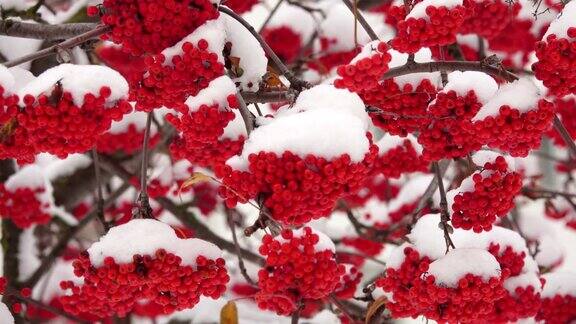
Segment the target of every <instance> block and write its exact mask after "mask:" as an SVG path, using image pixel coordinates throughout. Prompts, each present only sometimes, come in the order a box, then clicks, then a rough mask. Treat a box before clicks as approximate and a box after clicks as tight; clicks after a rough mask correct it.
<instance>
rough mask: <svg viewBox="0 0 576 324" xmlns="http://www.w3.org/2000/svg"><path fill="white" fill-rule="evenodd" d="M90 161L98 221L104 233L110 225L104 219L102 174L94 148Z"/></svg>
mask: <svg viewBox="0 0 576 324" xmlns="http://www.w3.org/2000/svg"><path fill="white" fill-rule="evenodd" d="M92 160H93V161H94V174H95V177H96V208H97V211H98V219H99V220H100V223H102V226H103V227H104V231H106V232H108V230H109V229H110V225H109V224H108V223H107V222H106V219H105V218H104V195H103V193H102V174H101V173H102V172H101V169H100V159H99V157H98V151H97V150H96V148H95V147H94V148H93V149H92Z"/></svg>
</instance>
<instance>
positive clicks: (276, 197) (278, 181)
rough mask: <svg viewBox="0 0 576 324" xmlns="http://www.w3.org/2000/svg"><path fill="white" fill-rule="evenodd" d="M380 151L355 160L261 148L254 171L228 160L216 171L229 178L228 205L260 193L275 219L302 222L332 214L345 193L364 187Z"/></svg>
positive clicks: (253, 161) (252, 162)
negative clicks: (272, 151)
mask: <svg viewBox="0 0 576 324" xmlns="http://www.w3.org/2000/svg"><path fill="white" fill-rule="evenodd" d="M367 136H368V137H369V138H371V134H367ZM377 154H378V148H377V147H376V146H375V145H372V146H371V147H370V150H369V152H368V153H367V154H366V155H365V157H364V160H363V161H362V162H360V163H353V162H352V161H351V160H350V156H348V154H344V155H342V156H340V157H338V158H334V159H332V160H326V159H324V158H318V157H316V156H314V155H308V156H307V157H306V158H301V157H299V156H297V155H295V154H293V153H292V152H290V151H285V152H284V153H283V154H282V155H281V156H278V155H276V153H271V152H259V153H258V154H251V155H250V156H249V157H248V161H249V166H248V171H238V170H233V169H232V168H231V167H230V166H228V165H222V166H221V167H219V168H216V170H215V171H216V176H218V178H221V179H223V180H222V181H223V184H224V185H223V186H222V187H220V195H221V196H222V197H223V198H224V199H226V205H227V206H228V207H233V206H235V205H236V204H237V203H238V202H240V203H246V202H247V201H248V200H249V199H253V198H256V197H257V196H258V195H260V196H261V197H263V198H264V206H266V208H267V210H268V211H269V213H270V214H271V215H272V217H274V219H275V220H277V221H279V222H282V223H284V224H292V225H301V224H304V223H306V222H309V221H310V220H312V219H317V218H320V217H323V216H327V215H329V214H330V212H331V211H332V209H333V208H334V204H335V202H336V201H337V200H338V199H339V198H341V197H343V196H344V195H346V194H348V193H353V192H355V191H356V190H358V189H360V186H361V185H362V183H363V181H364V179H365V178H366V177H367V176H368V174H369V173H370V172H371V170H372V167H373V164H374V160H375V158H376V155H377Z"/></svg>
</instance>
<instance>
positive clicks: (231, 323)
mask: <svg viewBox="0 0 576 324" xmlns="http://www.w3.org/2000/svg"><path fill="white" fill-rule="evenodd" d="M220 324H238V308H237V307H236V303H235V302H233V301H229V302H228V303H226V305H224V307H222V309H221V310H220Z"/></svg>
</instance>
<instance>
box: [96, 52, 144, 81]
mask: <svg viewBox="0 0 576 324" xmlns="http://www.w3.org/2000/svg"><path fill="white" fill-rule="evenodd" d="M94 52H95V54H96V55H98V58H99V59H100V60H101V61H102V62H103V63H104V64H106V65H107V66H108V67H110V68H112V69H114V70H116V71H118V73H120V74H122V76H123V77H124V78H126V81H128V84H130V85H131V86H133V85H136V84H137V83H138V81H140V79H141V78H142V74H144V70H145V65H144V58H143V57H142V56H133V55H131V54H130V53H126V51H124V50H122V47H121V46H119V45H116V44H112V43H104V44H102V45H100V46H98V47H96V49H95V51H94Z"/></svg>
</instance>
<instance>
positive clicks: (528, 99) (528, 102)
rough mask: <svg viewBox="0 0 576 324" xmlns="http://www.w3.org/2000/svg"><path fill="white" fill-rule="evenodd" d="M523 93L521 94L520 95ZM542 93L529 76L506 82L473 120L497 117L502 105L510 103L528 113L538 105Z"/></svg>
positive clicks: (514, 107) (512, 106) (521, 111)
mask: <svg viewBox="0 0 576 324" xmlns="http://www.w3.org/2000/svg"><path fill="white" fill-rule="evenodd" d="M518 94H521V95H518ZM541 97H542V95H541V94H540V91H539V90H538V87H536V85H535V84H534V82H533V81H532V80H530V79H528V78H521V79H519V80H516V81H514V82H512V83H507V84H504V85H502V86H501V87H500V89H499V90H498V92H496V94H495V95H494V96H493V97H492V99H490V100H489V101H488V102H487V103H486V104H484V106H482V108H480V111H478V113H477V114H476V116H474V118H473V119H472V121H480V120H484V119H486V118H487V117H495V116H498V115H499V114H500V107H502V106H505V105H508V106H510V108H513V109H518V110H519V111H520V113H526V112H528V111H530V110H532V109H535V108H537V107H538V100H540V98H541Z"/></svg>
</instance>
